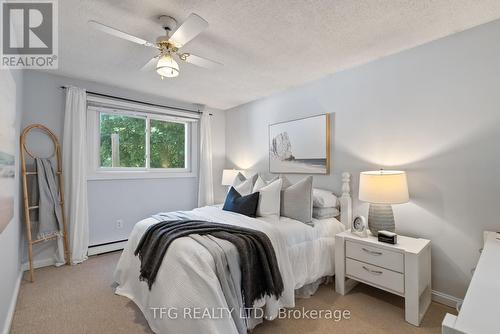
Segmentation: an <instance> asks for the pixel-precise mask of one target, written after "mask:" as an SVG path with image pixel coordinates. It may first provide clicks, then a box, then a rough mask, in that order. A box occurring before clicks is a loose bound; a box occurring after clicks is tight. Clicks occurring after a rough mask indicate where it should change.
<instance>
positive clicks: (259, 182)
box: [253, 174, 279, 192]
mask: <svg viewBox="0 0 500 334" xmlns="http://www.w3.org/2000/svg"><path fill="white" fill-rule="evenodd" d="M278 179H279V177H277V176H276V177H274V178H272V179H271V180H269V181H266V180H264V178H263V177H262V176H261V175H260V174H258V175H257V179H256V180H255V183H254V185H253V189H254V191H253V192H256V190H255V189H260V188H262V187H265V186H267V185H268V184H271V183H273V182H274V181H276V180H278Z"/></svg>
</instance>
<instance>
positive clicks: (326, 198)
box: [313, 188, 339, 208]
mask: <svg viewBox="0 0 500 334" xmlns="http://www.w3.org/2000/svg"><path fill="white" fill-rule="evenodd" d="M313 206H314V207H316V208H337V207H338V206H339V200H338V199H337V196H335V195H334V194H333V193H332V192H331V191H329V190H324V189H318V188H313Z"/></svg>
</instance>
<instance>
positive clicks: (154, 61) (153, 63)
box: [141, 56, 158, 72]
mask: <svg viewBox="0 0 500 334" xmlns="http://www.w3.org/2000/svg"><path fill="white" fill-rule="evenodd" d="M157 63H158V56H155V57H153V58H151V59H150V60H149V61H148V62H147V63H146V64H144V66H143V67H141V71H143V72H149V71H153V70H154V69H156V64H157Z"/></svg>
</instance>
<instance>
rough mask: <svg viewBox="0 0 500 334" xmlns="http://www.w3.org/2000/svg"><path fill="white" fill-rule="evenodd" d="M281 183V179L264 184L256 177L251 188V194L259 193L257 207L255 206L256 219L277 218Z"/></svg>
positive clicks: (263, 181)
mask: <svg viewBox="0 0 500 334" xmlns="http://www.w3.org/2000/svg"><path fill="white" fill-rule="evenodd" d="M282 183H283V181H282V180H281V179H275V180H274V181H270V182H266V181H265V180H264V179H262V178H261V177H260V176H259V177H258V179H257V181H256V182H255V186H254V187H253V192H257V191H258V192H259V205H258V206H257V216H258V217H268V216H277V217H279V215H280V197H281V196H280V195H281V185H282Z"/></svg>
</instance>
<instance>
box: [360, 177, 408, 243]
mask: <svg viewBox="0 0 500 334" xmlns="http://www.w3.org/2000/svg"><path fill="white" fill-rule="evenodd" d="M409 199H410V196H409V194H408V183H407V180H406V173H405V172H403V171H394V170H379V171H369V172H361V173H360V174H359V200H360V201H363V202H368V203H370V209H369V210H368V228H369V229H370V231H371V232H372V234H373V235H375V236H376V235H377V234H378V231H380V230H386V231H390V232H395V227H396V226H395V223H394V214H393V212H392V207H391V204H402V203H406V202H408V201H409Z"/></svg>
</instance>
